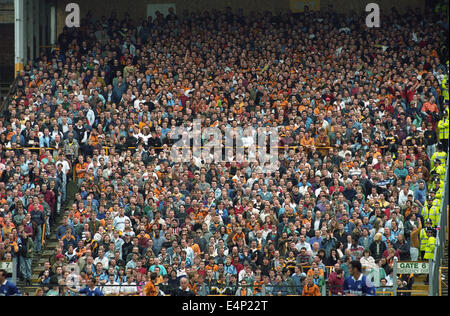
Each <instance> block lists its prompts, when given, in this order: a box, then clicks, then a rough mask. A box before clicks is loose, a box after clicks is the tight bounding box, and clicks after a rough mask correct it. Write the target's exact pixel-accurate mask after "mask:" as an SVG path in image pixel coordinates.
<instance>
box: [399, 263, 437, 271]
mask: <svg viewBox="0 0 450 316" xmlns="http://www.w3.org/2000/svg"><path fill="white" fill-rule="evenodd" d="M429 271H430V269H429V264H428V262H397V274H411V273H412V274H428V273H429Z"/></svg>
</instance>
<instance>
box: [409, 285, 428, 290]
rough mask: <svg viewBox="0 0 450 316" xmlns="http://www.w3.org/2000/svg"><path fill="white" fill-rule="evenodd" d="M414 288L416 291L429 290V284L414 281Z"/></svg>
mask: <svg viewBox="0 0 450 316" xmlns="http://www.w3.org/2000/svg"><path fill="white" fill-rule="evenodd" d="M412 289H413V290H416V291H428V289H429V286H428V285H426V284H415V283H414V285H413V286H412Z"/></svg>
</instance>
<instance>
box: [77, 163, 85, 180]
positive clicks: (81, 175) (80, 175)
mask: <svg viewBox="0 0 450 316" xmlns="http://www.w3.org/2000/svg"><path fill="white" fill-rule="evenodd" d="M87 166H88V164H87V162H83V164H80V163H77V165H76V166H75V170H76V172H77V175H78V179H82V178H84V176H85V174H86V168H87ZM81 171H82V172H81Z"/></svg>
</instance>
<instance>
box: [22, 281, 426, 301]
mask: <svg viewBox="0 0 450 316" xmlns="http://www.w3.org/2000/svg"><path fill="white" fill-rule="evenodd" d="M144 286H145V284H141V285H136V284H131V285H127V284H122V285H117V284H106V285H96V288H98V289H99V290H100V291H102V293H103V294H104V295H105V296H143V288H144ZM82 287H84V286H82ZM82 287H81V286H77V287H76V289H77V290H79V289H80V288H82ZM130 287H131V288H133V287H134V288H139V289H138V290H137V291H131V292H127V291H129V289H130ZM251 287H252V286H247V288H251ZM261 287H262V288H263V289H262V290H261V291H259V292H257V293H253V292H252V294H251V295H249V296H254V297H258V296H261V297H270V296H279V295H277V294H272V293H270V292H268V291H267V290H265V289H264V287H265V285H262V286H261ZM269 287H272V286H269ZM279 287H280V288H287V287H289V286H283V285H281V286H279ZM107 288H108V290H107V291H106V289H107ZM159 288H160V289H161V286H159ZM176 288H178V287H173V289H172V290H175V289H176ZM41 289H42V291H43V292H44V293H45V292H48V291H49V290H53V293H54V294H55V295H54V296H74V295H77V294H76V292H75V291H71V289H73V287H68V286H64V285H51V284H46V285H32V286H27V287H26V288H23V289H22V291H21V292H22V293H21V294H22V295H29V294H30V293H32V295H37V292H38V290H41ZM112 289H118V290H114V291H113V293H111V292H110V291H111V290H112ZM238 289H239V286H237V285H236V286H233V291H232V292H233V294H206V295H202V294H199V293H197V295H196V296H201V297H202V296H203V297H230V298H231V297H236V295H235V292H236V291H237V290H238ZM302 289H303V285H302ZM56 290H57V292H56V293H55V291H56ZM398 292H403V293H411V294H414V292H418V291H414V290H400V291H398ZM375 293H376V296H395V295H394V292H393V291H392V287H389V286H388V287H385V288H377V291H376V292H375ZM164 294H165V296H172V294H171V293H170V292H167V293H165V292H164ZM282 296H286V297H300V296H302V294H285V295H282ZM322 296H324V295H322ZM342 296H345V295H344V294H343V295H342Z"/></svg>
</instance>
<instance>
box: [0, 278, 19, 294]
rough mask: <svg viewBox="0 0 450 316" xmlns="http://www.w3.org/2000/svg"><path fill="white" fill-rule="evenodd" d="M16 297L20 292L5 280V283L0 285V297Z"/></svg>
mask: <svg viewBox="0 0 450 316" xmlns="http://www.w3.org/2000/svg"><path fill="white" fill-rule="evenodd" d="M18 295H20V291H19V289H18V288H17V286H16V285H15V284H14V283H12V282H10V281H8V280H7V281H6V282H5V283H3V284H2V285H0V296H18Z"/></svg>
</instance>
